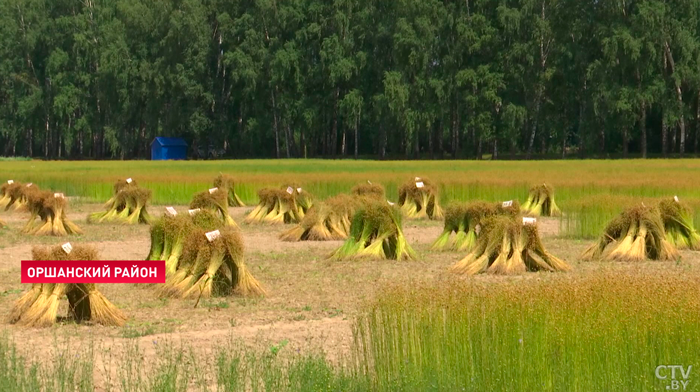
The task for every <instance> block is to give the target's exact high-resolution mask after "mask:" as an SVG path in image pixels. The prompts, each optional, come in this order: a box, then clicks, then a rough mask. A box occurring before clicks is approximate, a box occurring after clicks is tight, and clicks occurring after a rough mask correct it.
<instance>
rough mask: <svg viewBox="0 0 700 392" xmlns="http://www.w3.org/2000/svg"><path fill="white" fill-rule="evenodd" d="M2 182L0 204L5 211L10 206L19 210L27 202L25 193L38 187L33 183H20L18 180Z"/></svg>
mask: <svg viewBox="0 0 700 392" xmlns="http://www.w3.org/2000/svg"><path fill="white" fill-rule="evenodd" d="M10 181H12V180H9V181H8V182H7V184H3V188H4V196H3V198H2V199H1V200H0V206H3V205H4V207H5V211H8V210H9V209H10V207H14V209H15V210H21V209H23V208H24V205H25V204H27V194H28V193H29V192H32V191H35V190H38V189H39V187H38V186H36V185H34V184H33V183H31V182H30V183H28V184H20V183H19V182H10Z"/></svg>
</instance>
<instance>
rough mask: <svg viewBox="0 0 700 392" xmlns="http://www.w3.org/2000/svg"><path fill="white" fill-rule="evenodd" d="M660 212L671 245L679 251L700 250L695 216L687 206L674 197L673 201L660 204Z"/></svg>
mask: <svg viewBox="0 0 700 392" xmlns="http://www.w3.org/2000/svg"><path fill="white" fill-rule="evenodd" d="M659 212H660V214H661V220H662V221H663V223H664V230H665V231H666V239H667V240H668V242H670V243H671V245H674V246H675V247H676V248H677V249H691V250H700V234H698V232H697V231H696V230H695V227H694V226H693V218H692V216H693V214H692V211H691V209H690V207H689V206H688V205H687V204H685V203H681V201H680V200H679V199H678V196H674V197H673V200H662V201H661V202H659Z"/></svg>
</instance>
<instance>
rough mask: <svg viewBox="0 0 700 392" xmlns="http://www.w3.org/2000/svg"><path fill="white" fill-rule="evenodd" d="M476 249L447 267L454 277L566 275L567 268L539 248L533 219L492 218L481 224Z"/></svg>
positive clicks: (568, 268) (564, 263) (543, 249)
mask: <svg viewBox="0 0 700 392" xmlns="http://www.w3.org/2000/svg"><path fill="white" fill-rule="evenodd" d="M481 226H482V229H481V233H480V235H479V237H478V239H477V242H476V245H475V246H474V248H473V249H472V251H471V252H469V254H467V256H466V257H464V258H463V259H462V260H460V261H459V262H457V263H456V264H455V265H453V266H452V267H451V270H452V271H453V272H455V273H458V274H465V275H474V274H478V273H483V272H487V273H492V274H500V275H512V274H521V273H524V272H526V271H552V272H553V271H568V270H570V267H569V265H568V264H567V263H566V262H564V261H563V260H561V259H559V258H557V257H556V256H554V255H552V254H550V253H549V252H548V251H547V250H546V249H545V248H544V246H543V245H542V241H541V240H540V236H539V233H538V230H537V226H536V221H535V219H534V218H525V217H520V216H517V215H516V216H514V215H494V216H491V217H488V218H486V219H484V220H483V221H482V223H481Z"/></svg>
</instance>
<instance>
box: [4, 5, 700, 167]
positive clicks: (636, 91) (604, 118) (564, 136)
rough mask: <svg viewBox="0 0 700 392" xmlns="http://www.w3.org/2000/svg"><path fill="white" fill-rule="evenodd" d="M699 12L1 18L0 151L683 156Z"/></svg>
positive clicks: (688, 136) (304, 8)
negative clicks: (159, 143) (184, 145)
mask: <svg viewBox="0 0 700 392" xmlns="http://www.w3.org/2000/svg"><path fill="white" fill-rule="evenodd" d="M698 5H699V3H698V0H688V1H671V2H664V1H660V0H644V1H638V2H627V3H615V2H611V3H610V2H609V3H604V4H601V3H598V2H593V1H588V2H585V1H584V2H581V1H574V0H543V1H534V0H516V1H509V2H503V1H499V0H476V1H467V2H441V1H435V0H428V1H423V0H401V1H393V2H392V1H386V0H334V1H326V2H323V1H319V0H294V1H288V2H282V3H278V2H274V1H269V0H265V1H255V2H250V1H248V2H226V1H221V0H214V1H208V2H197V1H192V0H184V1H180V0H178V1H175V0H155V1H145V0H118V1H112V2H109V1H103V0H101V1H90V2H78V3H73V2H69V1H54V2H49V1H46V0H28V1H27V0H7V1H4V2H2V3H0V103H1V105H0V146H2V148H0V155H2V156H31V157H44V158H61V159H64V158H84V157H89V158H99V159H103V158H107V159H109V158H113V159H132V158H148V157H149V145H150V142H151V141H152V140H153V138H154V137H155V136H180V137H184V138H185V139H186V140H187V141H188V142H189V143H190V151H189V155H190V157H192V158H204V159H208V158H216V157H222V156H225V157H235V158H239V157H276V158H280V157H287V158H292V157H304V158H306V157H337V156H338V155H340V156H349V155H351V154H352V155H354V156H355V157H356V158H359V157H360V156H371V155H376V156H377V157H379V158H385V157H401V156H403V157H413V158H425V157H430V158H439V157H444V156H446V155H447V156H452V157H476V158H477V159H481V158H482V157H483V156H486V155H490V157H491V159H499V158H500V157H502V156H503V155H504V154H502V152H501V150H507V151H509V155H510V156H512V157H514V156H516V155H517V154H524V155H525V156H526V157H531V156H533V155H535V154H539V155H542V156H544V155H547V154H556V155H557V156H566V155H567V154H568V153H570V152H575V151H578V152H579V153H580V155H582V156H584V155H586V154H589V155H590V154H591V152H594V153H595V155H596V156H598V157H606V156H607V155H608V154H617V153H622V154H623V155H626V154H627V153H635V154H636V153H639V154H641V155H643V156H646V154H647V152H648V153H649V154H667V153H681V154H683V153H686V152H689V151H693V152H695V153H697V146H698V140H700V136H698V132H696V131H695V127H696V126H697V124H694V123H691V122H690V121H689V120H690V119H691V118H693V117H695V112H696V101H697V96H698V91H700V71H698V70H699V69H700V67H699V66H698V64H699V61H700V60H699V59H700V11H698V9H700V7H699V6H698Z"/></svg>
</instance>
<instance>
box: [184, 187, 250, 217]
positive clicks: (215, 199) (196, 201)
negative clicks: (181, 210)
mask: <svg viewBox="0 0 700 392" xmlns="http://www.w3.org/2000/svg"><path fill="white" fill-rule="evenodd" d="M190 208H191V209H201V210H206V211H209V212H211V213H213V214H216V215H218V216H219V219H221V222H223V223H224V224H225V225H228V226H238V225H237V224H236V222H235V221H234V220H233V218H231V215H230V214H229V213H228V195H227V193H226V191H225V190H223V189H222V188H211V189H209V190H208V191H204V192H199V193H197V194H195V195H194V197H193V198H192V202H191V203H190Z"/></svg>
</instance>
